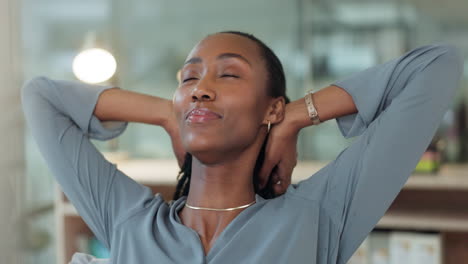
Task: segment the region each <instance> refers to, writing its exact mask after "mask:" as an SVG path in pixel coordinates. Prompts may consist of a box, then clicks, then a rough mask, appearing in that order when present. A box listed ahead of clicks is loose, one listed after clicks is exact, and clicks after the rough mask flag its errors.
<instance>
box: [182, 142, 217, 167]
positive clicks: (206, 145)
mask: <svg viewBox="0 0 468 264" xmlns="http://www.w3.org/2000/svg"><path fill="white" fill-rule="evenodd" d="M199 138H200V137H196V138H193V139H192V140H189V141H186V142H185V144H184V146H185V149H186V151H187V152H188V153H190V154H192V156H193V157H194V158H196V159H198V160H199V161H200V162H202V163H204V164H212V163H216V162H217V161H218V160H219V159H220V157H222V152H223V151H222V149H223V148H222V147H221V146H219V145H216V144H215V143H214V141H213V140H212V139H207V138H206V137H204V138H203V139H199Z"/></svg>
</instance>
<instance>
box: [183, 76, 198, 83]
mask: <svg viewBox="0 0 468 264" xmlns="http://www.w3.org/2000/svg"><path fill="white" fill-rule="evenodd" d="M196 79H197V78H193V77H192V78H187V79H185V80H183V81H182V82H188V81H191V80H196Z"/></svg>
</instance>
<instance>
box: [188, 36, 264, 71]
mask: <svg viewBox="0 0 468 264" xmlns="http://www.w3.org/2000/svg"><path fill="white" fill-rule="evenodd" d="M223 53H234V54H239V55H241V56H243V57H245V58H247V59H248V60H249V61H250V62H251V63H252V64H258V63H259V61H260V58H261V57H260V49H259V47H258V45H257V43H255V42H254V41H253V40H251V39H248V38H247V37H244V36H239V35H235V34H230V33H218V34H214V35H210V36H208V37H206V38H204V39H203V40H201V41H200V42H199V43H198V44H197V45H196V46H195V47H194V48H193V49H192V50H191V51H190V53H189V55H188V56H187V60H189V59H190V58H194V57H200V58H202V59H205V58H206V59H210V58H215V57H216V56H218V55H219V54H223Z"/></svg>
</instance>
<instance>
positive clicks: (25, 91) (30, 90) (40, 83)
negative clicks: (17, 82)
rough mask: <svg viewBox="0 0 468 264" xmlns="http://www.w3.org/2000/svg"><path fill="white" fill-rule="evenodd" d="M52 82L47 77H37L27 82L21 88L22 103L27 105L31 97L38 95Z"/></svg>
mask: <svg viewBox="0 0 468 264" xmlns="http://www.w3.org/2000/svg"><path fill="white" fill-rule="evenodd" d="M49 81H50V79H49V78H47V77H45V76H36V77H34V78H32V79H30V80H28V81H26V82H25V83H24V84H23V86H22V87H21V101H22V103H23V104H24V103H26V101H27V100H28V98H29V97H31V96H34V95H37V93H38V92H40V90H41V87H44V86H46V85H47V84H48V82H49Z"/></svg>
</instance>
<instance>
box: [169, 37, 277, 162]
mask: <svg viewBox="0 0 468 264" xmlns="http://www.w3.org/2000/svg"><path fill="white" fill-rule="evenodd" d="M179 77H180V83H179V86H178V88H177V90H176V92H175V93H174V97H173V106H174V111H175V113H176V116H177V119H178V120H179V128H180V135H181V137H182V143H183V145H184V147H185V149H186V151H187V152H189V153H191V154H192V155H194V156H195V157H197V158H199V160H201V161H203V160H202V159H205V162H216V161H217V160H219V158H221V157H223V156H224V157H225V156H226V155H229V153H233V154H235V153H238V152H240V151H242V150H244V149H245V148H246V147H248V146H250V145H251V144H252V143H253V142H254V141H255V140H256V138H257V137H258V135H259V131H260V127H261V126H262V124H264V123H265V122H264V121H265V120H264V117H265V116H266V115H265V114H266V109H267V103H268V97H267V93H266V82H267V71H266V69H265V66H264V61H263V59H262V57H261V56H260V48H259V47H258V46H257V44H256V43H255V42H254V41H252V40H250V39H248V38H246V37H243V36H239V35H234V34H227V33H220V34H215V35H211V36H208V37H207V38H205V39H203V40H202V41H201V42H200V43H198V44H197V45H196V46H195V47H194V48H193V50H192V51H191V52H190V54H189V55H188V57H187V59H186V62H185V64H184V66H183V67H182V69H181V71H180V76H179ZM194 108H200V109H202V110H203V109H205V110H207V111H199V112H195V113H194V114H192V115H188V114H189V112H190V111H191V110H193V109H194ZM187 115H188V117H187ZM200 157H202V159H200Z"/></svg>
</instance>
